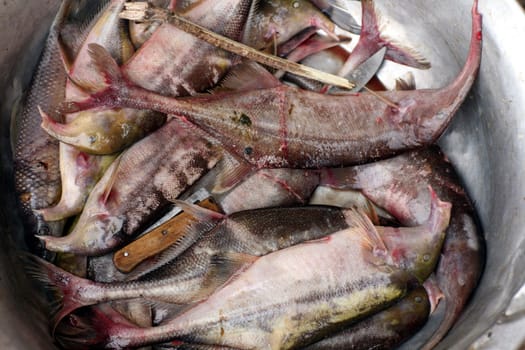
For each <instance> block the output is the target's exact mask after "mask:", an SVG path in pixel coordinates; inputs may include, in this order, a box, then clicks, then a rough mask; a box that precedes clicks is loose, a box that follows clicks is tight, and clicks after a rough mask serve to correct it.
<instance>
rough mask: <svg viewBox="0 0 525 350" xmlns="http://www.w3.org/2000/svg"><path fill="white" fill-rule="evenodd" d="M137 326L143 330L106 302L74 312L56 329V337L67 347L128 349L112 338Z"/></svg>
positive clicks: (81, 349)
mask: <svg viewBox="0 0 525 350" xmlns="http://www.w3.org/2000/svg"><path fill="white" fill-rule="evenodd" d="M134 329H137V330H140V328H139V327H137V326H136V325H133V324H132V323H130V322H129V321H128V320H126V319H125V318H124V317H123V316H122V315H121V314H119V313H118V312H117V311H115V310H114V309H113V308H112V307H111V306H109V305H108V304H102V305H97V306H93V307H90V308H86V309H85V310H82V312H81V313H75V314H71V315H70V316H69V317H68V318H67V319H66V320H64V322H62V323H61V324H60V325H59V326H58V327H57V328H56V332H55V339H56V340H57V342H58V343H59V344H60V345H62V346H63V347H64V348H66V349H80V350H83V349H86V350H87V349H106V348H110V349H124V348H126V349H127V348H128V347H127V345H125V344H123V343H122V341H120V342H119V341H113V340H112V337H113V335H115V334H117V333H118V332H124V333H125V331H132V330H134Z"/></svg>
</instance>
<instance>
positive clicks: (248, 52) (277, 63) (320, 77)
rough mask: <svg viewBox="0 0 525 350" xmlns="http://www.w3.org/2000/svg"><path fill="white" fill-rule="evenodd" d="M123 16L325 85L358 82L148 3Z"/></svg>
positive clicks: (134, 6)
mask: <svg viewBox="0 0 525 350" xmlns="http://www.w3.org/2000/svg"><path fill="white" fill-rule="evenodd" d="M120 18H124V19H127V20H130V21H138V22H143V21H161V22H169V23H171V24H172V25H174V26H176V27H177V28H179V29H181V30H183V31H185V32H187V33H190V34H193V35H195V36H196V37H197V38H199V39H201V40H203V41H206V42H207V43H209V44H211V45H214V46H216V47H219V48H221V49H223V50H226V51H229V52H232V53H234V54H237V55H239V56H241V57H244V58H247V59H250V60H253V61H256V62H259V63H261V64H264V65H266V66H269V67H273V68H276V69H279V70H284V71H287V72H290V73H292V74H296V75H299V76H302V77H305V78H309V79H314V80H317V81H320V82H322V83H325V84H329V85H334V86H337V87H341V88H345V89H352V88H353V87H354V86H355V85H354V84H353V83H351V82H350V81H348V80H347V79H345V78H342V77H339V76H337V75H333V74H329V73H326V72H323V71H320V70H317V69H313V68H310V67H307V66H304V65H302V64H298V63H295V62H292V61H288V60H286V59H283V58H280V57H278V56H274V55H270V54H267V53H264V52H260V51H257V50H255V49H254V48H252V47H249V46H247V45H244V44H241V43H239V42H237V41H235V40H231V39H229V38H226V37H224V36H222V35H219V34H217V33H214V32H212V31H210V30H208V29H206V28H204V27H202V26H200V25H197V24H195V23H192V22H190V21H188V20H187V19H184V18H182V17H180V16H178V15H176V14H174V13H171V12H169V11H167V10H164V9H159V8H155V7H151V6H149V4H148V3H147V2H128V3H126V4H125V10H124V11H122V12H121V14H120Z"/></svg>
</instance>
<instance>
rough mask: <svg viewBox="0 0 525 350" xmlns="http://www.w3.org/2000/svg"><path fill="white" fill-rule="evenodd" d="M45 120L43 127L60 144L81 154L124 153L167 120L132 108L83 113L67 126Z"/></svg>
mask: <svg viewBox="0 0 525 350" xmlns="http://www.w3.org/2000/svg"><path fill="white" fill-rule="evenodd" d="M42 118H43V119H42V128H43V129H44V130H46V131H47V132H48V133H49V134H50V135H51V136H53V137H55V138H56V139H58V140H59V141H61V142H64V143H67V144H70V145H72V146H74V147H76V148H77V149H80V150H81V151H82V152H86V153H90V154H102V155H103V154H112V153H115V152H118V151H121V150H123V149H124V148H125V147H127V146H129V145H130V144H132V143H133V142H135V141H137V140H139V139H141V138H142V137H144V135H145V134H146V133H148V132H150V131H153V130H155V129H157V128H159V127H160V126H161V125H162V124H163V123H164V121H165V117H164V116H163V115H161V114H159V113H155V112H149V111H141V110H133V109H103V110H88V111H81V112H79V113H76V117H75V119H73V120H72V121H71V122H69V123H67V124H61V123H57V122H55V121H53V120H52V119H51V118H49V117H46V116H45V115H42Z"/></svg>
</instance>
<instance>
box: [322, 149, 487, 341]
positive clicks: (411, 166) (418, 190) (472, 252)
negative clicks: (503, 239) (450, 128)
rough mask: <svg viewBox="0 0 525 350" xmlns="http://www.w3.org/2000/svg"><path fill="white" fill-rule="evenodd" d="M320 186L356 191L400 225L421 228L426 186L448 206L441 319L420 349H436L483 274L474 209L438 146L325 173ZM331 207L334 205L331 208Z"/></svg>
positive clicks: (439, 273) (482, 251) (438, 276)
mask: <svg viewBox="0 0 525 350" xmlns="http://www.w3.org/2000/svg"><path fill="white" fill-rule="evenodd" d="M321 185H323V186H328V187H332V188H335V189H339V190H347V189H349V190H358V191H361V192H362V193H363V194H364V195H365V196H366V197H367V198H368V199H369V200H370V201H372V202H373V203H374V204H375V205H377V206H379V207H382V208H383V209H384V210H386V211H387V212H388V213H390V214H391V215H393V216H394V217H395V218H396V219H397V220H398V221H399V222H400V223H401V224H402V225H407V226H413V225H418V224H420V223H421V220H422V219H423V218H425V217H426V215H427V213H428V206H426V205H425V204H424V203H425V202H426V201H427V200H428V195H427V192H426V191H425V188H426V186H429V185H431V186H433V188H435V189H436V191H437V193H438V195H439V196H440V198H443V199H445V200H447V201H450V202H451V203H452V204H453V207H452V212H451V221H450V226H449V228H448V229H447V236H446V239H445V242H444V245H443V252H442V257H441V259H440V261H439V264H438V267H437V270H436V280H437V285H438V287H439V289H440V290H441V292H442V293H443V297H444V300H443V301H444V302H445V316H444V318H443V320H441V323H440V326H439V328H438V330H436V332H435V333H434V335H433V336H432V338H431V339H430V340H429V341H428V343H427V345H426V346H425V347H424V348H425V349H430V348H432V347H433V346H435V345H436V344H437V343H438V342H439V341H440V340H441V339H442V338H443V337H444V336H445V334H446V333H447V331H448V330H449V329H450V328H451V327H452V326H453V325H454V322H455V321H456V320H457V318H458V317H459V315H460V313H461V311H462V310H463V308H464V306H465V305H466V303H467V302H468V300H469V297H470V296H471V295H472V293H473V291H474V289H475V287H476V285H477V283H478V280H479V278H480V276H481V272H482V270H483V265H484V259H485V242H484V238H483V235H482V230H481V228H480V226H479V224H478V223H479V220H478V218H477V215H476V211H475V209H474V206H473V204H472V202H471V200H470V199H469V197H468V195H467V193H466V192H465V190H464V188H463V187H462V186H461V181H460V180H459V177H458V175H457V173H456V171H455V170H454V167H453V166H452V164H450V162H448V161H447V160H446V157H445V156H444V155H443V153H442V152H441V150H440V149H439V147H438V146H432V147H429V148H426V149H423V150H419V151H412V152H409V153H406V154H403V155H399V156H397V157H395V158H392V159H387V160H383V161H380V162H376V163H372V164H367V165H361V166H356V167H353V168H348V169H332V170H327V171H326V172H325V173H324V174H323V175H322V176H321ZM332 204H333V203H332Z"/></svg>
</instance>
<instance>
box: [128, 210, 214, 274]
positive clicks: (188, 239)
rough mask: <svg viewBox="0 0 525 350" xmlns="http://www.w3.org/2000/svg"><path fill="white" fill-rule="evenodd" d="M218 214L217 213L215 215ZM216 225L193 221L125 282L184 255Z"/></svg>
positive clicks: (134, 270)
mask: <svg viewBox="0 0 525 350" xmlns="http://www.w3.org/2000/svg"><path fill="white" fill-rule="evenodd" d="M215 214H219V213H215ZM216 224H217V220H216V219H213V220H209V219H208V220H203V221H194V222H192V223H191V224H189V225H186V226H185V227H184V232H183V234H182V235H180V237H179V238H178V239H177V240H176V241H175V242H174V243H173V244H171V245H170V246H169V247H168V248H167V249H165V250H164V251H162V252H161V253H160V254H157V255H155V256H153V257H152V258H150V259H147V260H145V261H143V262H141V263H140V264H139V265H138V266H137V267H135V268H134V269H133V271H131V272H130V273H128V274H127V275H126V278H127V280H136V279H138V278H141V277H142V276H144V275H146V274H147V273H149V272H151V271H153V270H156V269H158V268H160V267H161V266H164V265H166V264H167V263H169V262H170V261H172V260H174V259H175V258H177V257H178V256H179V255H181V254H182V253H184V252H185V251H186V249H188V248H189V247H191V246H192V245H193V244H194V243H195V242H196V241H197V240H199V238H200V237H201V236H202V235H203V234H206V233H208V232H209V231H211V230H212V229H213V228H214V227H215V226H216Z"/></svg>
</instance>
